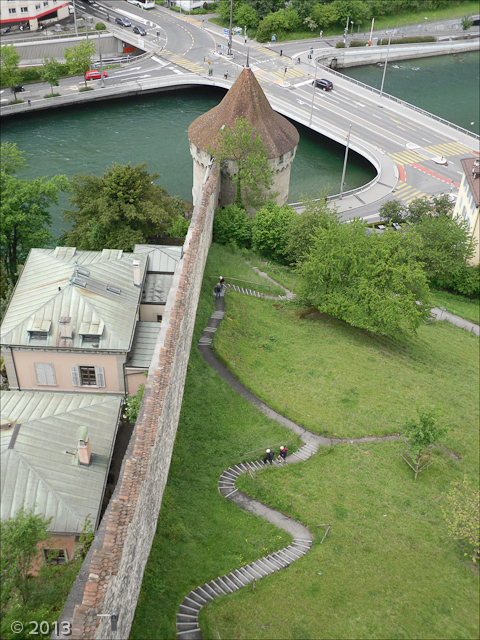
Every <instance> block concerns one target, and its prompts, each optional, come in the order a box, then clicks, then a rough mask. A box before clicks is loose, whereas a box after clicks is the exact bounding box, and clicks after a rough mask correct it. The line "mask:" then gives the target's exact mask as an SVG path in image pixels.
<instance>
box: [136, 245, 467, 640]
mask: <svg viewBox="0 0 480 640" xmlns="http://www.w3.org/2000/svg"><path fill="white" fill-rule="evenodd" d="M244 255H245V254H235V255H232V254H231V253H229V252H228V251H227V250H226V249H225V248H222V247H218V246H215V245H213V246H212V248H211V250H210V253H209V258H208V262H207V268H206V272H205V278H204V285H203V291H202V296H201V299H200V303H199V307H198V311H197V323H196V328H195V335H194V340H193V346H192V351H191V356H190V364H189V370H188V374H187V384H186V387H185V394H184V399H183V405H182V415H181V419H180V424H179V429H178V434H177V439H176V442H175V448H174V453H173V457H172V463H171V467H170V473H169V479H168V484H167V488H166V491H165V495H164V499H163V504H162V509H161V512H160V517H159V521H158V527H157V534H156V537H155V539H154V543H153V546H152V551H151V555H150V559H149V562H148V564H147V568H146V571H145V575H144V580H143V586H142V591H141V594H140V599H139V602H138V606H137V610H136V615H135V620H134V625H133V628H132V631H131V637H132V638H135V639H138V640H146V639H147V638H159V639H172V638H174V637H175V619H176V614H177V612H178V607H179V605H180V603H181V601H182V599H183V597H184V596H185V595H186V594H187V593H188V591H189V590H190V589H192V588H195V587H196V586H198V585H200V584H202V583H203V582H206V581H208V580H211V579H214V578H216V577H217V576H219V575H223V574H224V573H227V572H228V571H231V570H233V569H235V568H238V567H239V566H241V565H242V564H244V563H247V562H250V561H252V560H253V559H255V558H258V557H261V556H263V555H266V554H267V553H268V552H270V551H271V550H273V549H278V548H281V547H282V546H284V545H285V544H287V543H288V542H289V540H288V538H287V536H286V534H285V533H284V532H282V531H279V530H277V529H276V528H275V527H273V526H272V525H270V524H269V523H267V522H264V521H262V520H260V519H258V518H256V517H255V516H253V515H251V514H248V513H246V512H244V511H241V510H240V509H238V508H237V507H236V505H233V504H231V503H229V502H228V501H226V500H225V499H224V498H222V497H221V496H220V495H219V494H218V491H217V482H218V477H219V475H220V473H221V471H222V470H224V469H225V468H226V467H227V466H229V465H231V464H235V463H237V462H239V461H241V460H242V456H243V454H244V453H245V452H247V451H251V450H253V449H258V448H264V447H266V446H268V445H269V444H270V445H271V444H272V443H277V442H280V441H285V440H287V439H293V441H292V443H291V444H289V449H290V450H293V449H294V448H295V447H296V446H298V440H296V438H295V436H293V435H292V434H291V433H290V432H289V431H287V430H285V429H283V428H281V427H280V426H278V425H276V424H275V423H273V422H271V421H269V420H268V419H267V418H266V417H265V416H263V414H260V413H259V412H258V411H257V410H256V409H254V408H253V407H251V406H250V405H248V404H247V403H246V402H245V401H244V400H243V399H241V398H239V397H237V396H236V395H235V394H234V393H233V391H231V389H230V388H229V387H228V386H227V385H226V384H225V383H223V382H222V381H221V380H220V379H219V377H218V376H217V374H216V373H214V372H213V371H212V370H211V369H210V368H209V367H208V365H206V364H205V363H204V361H203V359H202V358H201V357H200V355H199V353H198V350H197V346H196V344H197V342H198V338H199V335H200V333H201V331H202V330H203V328H204V327H205V326H206V323H207V320H208V317H209V316H210V315H211V313H212V312H213V310H214V307H213V297H212V288H213V287H212V282H213V281H214V279H215V278H217V277H218V275H219V274H222V275H224V277H225V278H227V279H228V277H238V278H245V279H246V280H250V281H256V277H257V276H255V273H254V272H253V271H252V270H251V268H250V267H249V266H248V265H246V264H245V263H244V262H243V258H244ZM237 269H238V271H237ZM209 276H212V278H209ZM226 302H227V315H226V316H225V320H224V322H223V323H222V325H221V327H222V328H221V330H220V332H217V334H216V336H218V337H219V340H218V341H217V347H218V349H219V350H220V351H221V352H222V354H223V356H224V358H225V360H227V361H229V359H230V358H239V360H238V361H236V366H235V373H238V371H239V370H240V372H242V375H243V376H246V371H247V367H246V363H248V362H249V361H250V360H251V364H250V365H249V366H250V369H249V376H250V378H251V379H248V380H247V382H248V386H249V387H250V388H252V389H253V390H254V391H255V392H256V393H257V395H259V396H262V395H264V394H266V395H269V396H272V397H274V398H275V399H276V400H277V401H278V403H279V409H280V410H281V411H282V412H285V411H286V412H287V414H288V415H289V416H290V417H291V413H295V414H297V413H302V415H305V418H306V419H307V418H308V420H309V424H308V425H307V426H309V427H310V428H314V429H316V430H318V431H322V429H323V421H324V419H325V418H324V415H325V411H324V407H328V411H329V412H330V413H331V414H332V420H333V416H336V417H335V420H336V421H337V422H335V424H334V425H332V424H331V422H328V425H327V430H329V431H332V430H333V427H334V428H335V429H336V430H337V431H338V432H342V431H344V432H345V433H348V435H353V434H352V433H351V432H352V431H355V435H364V434H367V433H372V432H375V431H377V432H392V431H395V430H398V429H399V424H401V422H402V421H403V420H404V419H405V417H407V416H413V415H414V408H415V406H416V404H417V403H418V404H419V406H420V407H421V408H424V407H426V406H431V405H435V406H440V407H442V408H443V409H444V412H445V413H444V419H445V420H446V422H447V423H449V424H450V423H454V424H452V431H451V433H450V434H449V436H448V437H447V438H446V440H445V444H447V445H448V446H449V447H450V448H451V449H454V450H455V452H456V453H457V454H458V455H460V456H462V459H460V460H456V461H455V460H454V459H453V458H450V457H449V456H448V451H443V452H442V451H439V450H435V454H434V457H435V462H434V464H433V465H432V466H431V467H430V468H429V469H428V470H426V471H425V472H423V473H422V474H420V477H419V479H418V480H417V482H414V481H413V474H412V472H411V471H410V469H409V468H408V467H407V466H406V464H405V463H404V462H403V461H402V460H401V459H400V457H399V455H398V454H399V452H400V450H401V444H400V443H399V442H389V443H375V444H370V445H338V446H335V447H332V448H331V449H330V450H327V449H325V450H321V451H320V452H319V453H318V454H317V455H316V456H315V457H314V458H312V459H311V460H310V461H308V462H306V463H304V464H301V465H297V466H292V467H288V468H284V469H278V470H277V469H275V468H274V469H268V470H266V471H265V472H260V473H258V474H257V476H256V477H255V479H254V480H251V479H245V480H244V479H242V480H240V481H239V482H241V483H243V484H244V487H245V489H246V490H248V492H250V493H252V494H255V495H257V496H258V497H259V498H260V499H262V500H265V501H267V502H268V503H269V504H271V506H273V507H277V508H279V509H280V510H281V511H283V512H285V513H287V514H292V515H293V516H294V517H296V518H299V519H300V520H302V521H303V522H304V523H305V524H306V525H307V526H309V527H310V529H311V531H312V532H314V534H315V535H316V540H315V543H314V547H313V550H312V551H311V552H309V554H308V555H307V556H306V557H305V558H304V559H302V560H300V561H298V562H296V563H295V564H294V565H292V567H290V568H289V569H287V570H286V571H281V572H279V573H277V574H275V575H274V576H271V577H269V578H266V579H264V580H261V581H260V582H259V583H258V584H257V585H256V588H255V591H254V592H252V588H251V587H247V588H246V589H243V590H242V591H241V592H238V593H237V594H234V595H232V596H229V597H228V598H224V599H222V600H220V601H218V602H215V603H213V604H211V605H209V607H208V608H207V609H206V610H205V611H204V612H203V613H202V615H201V623H202V629H203V633H204V638H214V639H215V640H218V637H219V635H220V637H221V638H284V637H285V638H298V639H300V638H363V637H372V638H412V639H413V638H476V637H477V635H478V628H477V626H476V625H477V621H478V589H477V577H478V576H477V574H475V568H473V567H472V564H471V563H470V562H469V560H468V558H465V557H464V556H463V551H464V549H463V547H462V545H461V544H460V543H458V542H455V541H452V540H450V539H449V538H446V528H445V525H444V522H443V518H442V515H441V511H440V506H441V504H442V500H443V498H442V494H443V493H444V492H445V491H447V490H448V487H449V485H450V483H451V482H452V481H454V480H455V481H459V480H461V479H462V478H463V474H464V473H466V474H468V475H469V477H471V478H472V479H473V481H476V474H477V473H478V421H477V419H476V414H477V411H478V384H477V381H478V358H477V357H476V353H478V351H477V350H478V339H476V338H473V337H472V336H471V335H469V334H468V333H466V332H462V331H461V330H459V329H455V328H454V327H449V326H447V325H445V324H444V323H439V324H438V325H429V326H426V327H425V328H424V329H425V330H423V329H422V331H421V332H420V334H419V336H418V337H417V338H416V339H415V340H409V341H404V342H395V343H392V342H389V341H385V340H377V339H375V338H373V337H371V336H367V335H365V334H363V333H362V332H359V331H357V330H354V329H351V328H348V327H346V325H344V324H343V323H335V322H333V321H326V320H320V319H315V318H305V319H303V320H302V319H301V318H299V316H298V315H296V312H295V311H296V309H295V308H294V307H291V306H290V305H279V304H277V303H272V302H268V301H262V300H258V299H254V298H248V297H246V296H240V295H236V294H233V293H228V295H227V298H226ZM244 303H245V304H244ZM257 305H258V306H257ZM230 316H233V318H234V319H232V318H230V319H229V320H228V321H227V317H230ZM232 327H233V329H234V330H232ZM295 339H296V340H297V342H296V343H295ZM305 341H306V343H307V348H308V352H304V346H303V342H305ZM251 342H252V344H251ZM318 344H320V345H321V349H320V348H319V347H318V346H317V345H318ZM447 347H448V348H447ZM344 352H345V353H344ZM255 353H257V355H258V357H260V356H261V358H262V360H261V362H262V363H263V364H262V366H261V367H260V366H259V365H257V364H256V363H255V359H254V357H253V356H254V354H255ZM252 354H253V355H252ZM266 356H268V357H267V358H266V359H264V358H265V357H266ZM299 357H301V358H303V363H304V364H303V366H302V363H301V362H299V361H298V358H299ZM252 358H253V359H252ZM357 361H358V362H359V363H360V364H358V362H357ZM360 365H362V366H363V370H362V366H360ZM286 370H288V371H287V372H289V376H286ZM287 378H288V379H289V380H290V384H289V385H287V384H286V382H287ZM297 378H298V379H297ZM309 378H311V381H309ZM269 379H271V381H270V382H269ZM331 379H333V380H334V381H335V380H336V384H334V383H333V382H330V381H331ZM397 380H398V382H399V384H398V385H397ZM292 381H293V382H292ZM378 381H379V382H378ZM327 382H328V385H330V386H329V387H328V389H327V388H324V385H326V384H327ZM275 387H278V388H279V389H281V390H282V391H281V393H277V390H276V389H275ZM455 387H456V395H455V393H454V388H455ZM337 388H338V392H336V389H337ZM355 389H356V391H355ZM307 391H308V393H310V394H311V395H310V396H308V394H307ZM329 393H336V396H335V398H336V399H334V400H332V399H330V398H328V394H329ZM319 394H321V395H322V401H321V402H320V401H319V400H318V398H317V396H318V395H319ZM298 396H300V397H301V401H300V402H299V401H298ZM397 396H398V398H397ZM305 403H306V405H307V406H302V405H303V404H305ZM450 403H453V406H449V405H450ZM272 404H274V403H273V402H272ZM367 404H368V407H367ZM392 404H394V408H391V406H390V405H392ZM292 407H293V410H292ZM307 410H308V411H307ZM384 410H385V411H387V410H388V411H387V414H386V416H383V415H382V414H383V411H384ZM314 412H316V414H315V413H314ZM396 412H397V413H396ZM330 413H329V414H328V415H330ZM308 414H311V415H308ZM352 414H354V415H357V414H358V416H359V418H358V419H357V418H355V419H353V418H352ZM378 415H380V416H381V417H378ZM329 420H330V418H329ZM344 421H346V422H347V424H346V425H344V424H343V422H344ZM384 515H385V517H384ZM320 523H328V524H332V525H333V527H332V531H331V534H330V536H329V537H328V538H327V540H326V541H325V543H324V544H323V545H320V544H319V541H320V540H321V537H322V535H323V529H317V528H316V526H315V525H317V524H320ZM320 571H321V572H322V573H321V575H319V573H318V572H320ZM218 634H219V635H218Z"/></svg>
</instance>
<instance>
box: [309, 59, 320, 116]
mask: <svg viewBox="0 0 480 640" xmlns="http://www.w3.org/2000/svg"><path fill="white" fill-rule="evenodd" d="M317 65H318V58H317V59H315V75H314V76H313V93H312V104H311V106H310V122H309V123H308V124H309V126H311V125H312V118H313V104H314V102H315V91H316V90H317V87H316V86H315V80H316V79H317Z"/></svg>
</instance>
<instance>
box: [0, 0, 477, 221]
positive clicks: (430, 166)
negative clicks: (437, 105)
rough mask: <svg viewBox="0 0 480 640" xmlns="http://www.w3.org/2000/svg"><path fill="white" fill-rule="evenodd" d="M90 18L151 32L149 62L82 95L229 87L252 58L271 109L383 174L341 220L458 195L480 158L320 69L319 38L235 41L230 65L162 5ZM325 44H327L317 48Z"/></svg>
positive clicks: (204, 36)
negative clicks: (468, 165) (327, 87)
mask: <svg viewBox="0 0 480 640" xmlns="http://www.w3.org/2000/svg"><path fill="white" fill-rule="evenodd" d="M85 11H86V12H88V13H90V14H92V16H94V18H95V19H98V20H103V21H105V20H106V16H107V14H108V17H109V21H110V23H114V20H115V17H117V16H122V17H127V18H128V19H129V20H130V21H131V23H132V25H135V24H138V25H142V26H143V27H144V28H145V29H146V31H147V35H146V36H144V37H143V38H142V42H143V45H144V46H143V48H144V49H145V50H146V51H147V52H149V54H150V55H146V56H144V57H142V59H139V60H135V61H133V62H131V63H130V64H129V65H126V66H122V67H120V68H116V69H111V70H108V78H106V79H105V81H104V83H103V84H105V88H102V87H101V84H102V81H100V80H95V81H91V82H90V83H89V84H90V85H91V86H93V87H95V91H94V92H88V93H87V94H82V96H85V97H86V96H88V97H90V96H91V98H92V99H99V98H100V94H101V92H104V91H106V90H107V89H108V94H109V96H110V95H111V94H112V90H113V93H114V94H115V95H121V94H122V93H128V92H130V94H131V92H132V86H134V87H137V89H138V90H136V92H137V93H141V91H142V89H148V90H151V89H152V87H154V86H155V83H156V81H158V86H159V87H165V86H168V85H172V87H174V86H178V85H181V86H186V85H189V84H190V83H191V84H192V85H193V84H195V85H197V86H198V83H199V82H200V83H201V84H204V85H206V87H207V86H209V85H210V86H212V85H213V86H221V87H223V88H225V89H228V88H229V87H230V86H231V85H232V84H233V82H234V81H235V79H236V78H237V77H238V75H239V73H241V70H242V69H243V67H244V66H245V64H246V63H247V56H248V59H249V65H250V67H251V68H252V70H253V71H254V73H255V75H256V77H257V79H258V81H259V83H260V84H261V86H262V89H263V91H264V92H265V94H266V96H267V98H268V99H269V101H270V103H271V104H272V106H273V108H274V109H276V110H277V111H278V112H280V113H282V115H285V116H287V117H289V118H291V119H292V120H293V121H296V122H299V123H301V124H303V125H305V126H307V127H310V128H312V129H314V130H315V131H317V132H319V133H321V134H322V135H325V136H327V137H329V138H332V139H334V140H336V141H337V142H338V143H340V144H343V145H345V144H346V141H347V136H349V147H350V149H352V150H354V151H356V152H357V153H360V154H361V155H363V156H364V157H366V158H367V159H368V160H369V161H370V162H371V163H372V164H373V165H374V166H375V168H376V170H377V172H378V175H377V178H375V179H374V180H373V181H372V183H370V184H369V185H367V186H366V187H364V188H361V189H357V190H355V193H348V192H346V193H345V194H344V196H343V198H342V199H338V198H336V199H334V200H333V202H334V203H335V205H336V206H337V208H338V209H339V211H340V212H341V213H342V218H343V219H350V218H352V217H361V218H364V219H367V220H369V221H371V222H375V221H377V220H378V219H379V217H378V210H379V208H380V206H381V205H382V204H383V202H385V201H387V200H389V199H398V200H401V201H402V202H403V203H406V204H408V202H410V201H411V200H413V199H415V198H418V197H423V196H428V197H430V196H432V195H437V194H441V193H448V194H451V193H453V194H454V193H455V192H456V189H457V188H458V187H459V185H460V180H461V177H462V167H461V163H460V160H461V159H462V158H464V157H468V156H472V155H478V151H479V149H478V136H475V135H474V134H470V133H469V132H467V131H465V130H463V129H461V128H459V127H454V126H449V125H448V123H444V122H442V121H440V119H438V118H435V117H430V116H429V115H428V114H425V112H420V111H418V110H414V109H412V108H410V107H408V106H406V105H403V104H402V103H401V101H396V100H392V99H389V98H388V97H386V96H380V95H379V94H378V92H374V91H371V90H369V89H368V88H366V87H363V86H359V85H357V84H355V83H354V82H352V81H350V80H349V79H348V78H346V77H344V76H341V75H340V74H337V73H335V72H333V71H331V70H330V69H327V68H323V67H319V66H318V65H316V64H315V60H314V57H315V56H314V55H313V56H312V59H311V60H310V59H309V58H308V55H310V54H309V52H310V50H311V49H313V50H314V52H317V50H318V48H319V42H320V41H319V39H318V38H317V39H315V41H312V42H309V41H307V42H305V41H301V42H296V43H288V45H287V44H286V45H283V46H282V44H278V45H276V46H275V47H273V46H264V45H261V44H259V43H256V42H253V41H249V40H248V39H246V38H244V37H243V36H236V37H234V38H233V58H231V59H228V58H227V56H226V55H225V54H226V45H227V36H225V35H224V34H223V30H222V29H221V28H220V27H217V26H216V25H213V24H212V23H206V22H204V21H203V19H202V16H198V17H197V16H183V15H180V14H178V13H174V12H172V11H169V10H167V9H165V8H162V7H157V8H155V9H154V10H151V11H148V12H147V11H142V10H141V9H138V8H137V7H134V6H132V5H130V4H128V3H126V2H112V3H106V2H104V3H97V4H95V5H94V6H92V7H86V8H85ZM107 24H108V23H107ZM119 29H120V28H119V27H116V29H115V32H116V33H117V32H118V30H119ZM131 31H132V29H131V28H125V29H122V34H124V37H125V41H127V42H132V41H134V42H135V41H136V39H138V36H135V35H134V34H132V33H131ZM132 39H133V40H132ZM320 46H330V45H329V44H328V43H322V42H320ZM306 52H307V55H306ZM287 53H288V55H287ZM298 58H300V60H301V61H300V62H298ZM210 74H211V75H210ZM193 76H195V77H194V78H193ZM315 77H317V78H319V77H320V78H326V79H329V80H331V81H332V83H333V90H332V91H322V90H320V89H318V88H315V87H314V86H313V84H312V83H313V79H314V78H315ZM82 85H83V79H79V78H64V79H62V80H61V82H60V87H59V92H60V93H61V94H68V93H70V94H71V95H72V97H73V95H74V94H77V93H78V89H79V87H81V86H82ZM45 88H46V87H45V84H41V83H38V84H32V85H28V88H27V89H28V90H27V92H25V93H24V94H22V99H25V100H27V99H28V100H30V103H31V106H32V108H34V107H35V106H36V102H37V101H39V102H40V101H44V99H43V95H45V93H46V92H45ZM206 90H208V89H207V88H206ZM1 97H2V98H3V96H1ZM451 99H453V96H452V97H451ZM51 100H52V102H53V100H55V98H52V99H51ZM49 102H50V101H49ZM52 106H53V105H52ZM349 132H350V133H349ZM299 210H301V208H300V209H299Z"/></svg>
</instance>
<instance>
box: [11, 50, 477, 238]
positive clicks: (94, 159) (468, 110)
mask: <svg viewBox="0 0 480 640" xmlns="http://www.w3.org/2000/svg"><path fill="white" fill-rule="evenodd" d="M395 66H396V67H398V68H395V69H393V68H392V69H390V65H389V68H388V71H387V80H386V84H385V90H386V91H388V92H389V93H393V94H395V95H397V96H398V97H400V98H402V99H404V100H406V101H408V102H412V103H414V104H416V105H418V106H421V107H422V108H424V109H427V110H430V111H432V112H434V113H436V114H437V115H440V116H442V117H444V118H447V119H449V120H452V121H454V122H456V123H458V124H460V125H461V126H464V127H467V121H468V123H470V122H471V121H474V122H475V125H476V128H475V127H474V126H473V127H471V126H469V127H468V128H470V129H471V130H475V131H478V91H479V89H478V87H479V83H478V55H477V54H466V55H463V56H459V57H457V56H442V57H438V58H429V59H428V58H427V59H423V60H419V61H409V62H408V63H396V65H395ZM444 68H445V69H453V68H455V73H454V76H453V77H454V79H455V83H454V84H455V86H452V84H453V81H452V82H450V79H449V81H448V82H447V81H446V80H445V72H444V71H443V69H444ZM460 71H461V72H462V73H460ZM347 72H348V75H351V76H352V77H355V78H357V79H358V80H361V81H362V82H366V83H369V84H372V85H374V86H375V83H376V84H379V83H378V82H377V80H378V77H377V76H379V77H380V82H381V70H380V69H379V68H378V67H357V68H355V69H351V70H347ZM449 73H453V71H450V72H449ZM442 78H443V80H442ZM465 79H467V80H468V82H467V81H466V80H465ZM223 95H224V94H223V92H222V91H220V90H218V89H209V88H208V89H206V88H200V89H192V90H188V91H175V92H165V93H158V94H156V95H150V96H145V97H136V98H124V99H122V98H117V99H116V100H112V101H109V102H104V103H97V104H93V103H92V104H91V105H88V106H86V107H82V108H68V109H61V110H55V109H52V110H51V111H49V112H43V113H38V114H32V115H29V116H25V117H21V118H8V119H4V122H2V141H8V142H16V143H17V145H18V147H19V149H21V150H22V151H23V152H24V153H25V158H26V160H27V163H28V166H27V168H26V169H25V170H23V171H22V172H21V175H20V176H19V177H25V178H34V177H38V176H45V175H48V176H52V175H55V174H58V173H64V174H66V175H67V176H68V177H71V176H73V175H74V174H77V173H90V174H96V175H100V174H101V173H103V172H104V171H105V169H106V167H107V166H109V165H111V164H112V163H113V162H118V163H120V164H123V163H127V162H131V163H132V164H137V163H140V162H147V164H148V168H149V170H150V171H152V172H153V171H156V172H157V173H159V174H161V178H160V179H159V182H160V183H161V184H162V185H163V186H165V187H166V189H167V190H168V192H169V193H170V195H179V196H181V197H183V198H186V199H188V200H191V188H192V159H191V157H190V153H189V146H188V138H187V129H188V126H189V125H190V123H191V122H193V120H195V118H197V117H198V116H199V115H200V114H202V113H204V112H205V111H207V110H209V109H211V108H212V107H213V106H215V105H216V104H218V102H219V101H220V100H221V98H222V96H223ZM450 107H451V108H450ZM297 126H298V125H297ZM298 129H299V132H300V144H299V147H298V151H297V156H296V158H295V161H294V163H293V165H292V174H291V183H290V198H289V201H290V202H295V201H298V200H300V199H302V197H303V196H316V195H317V193H318V191H319V190H320V189H322V188H328V190H329V192H330V193H338V191H339V187H340V179H341V173H342V166H343V155H344V147H342V146H340V145H338V144H336V143H334V142H332V141H330V140H329V139H328V138H324V137H323V136H320V135H318V134H316V133H314V132H311V131H309V130H308V129H306V128H305V127H302V126H298ZM374 175H375V172H374V170H373V168H372V167H371V166H370V165H369V164H368V163H367V162H366V161H364V160H363V159H362V158H361V157H360V156H358V155H356V154H355V153H351V154H350V156H349V163H348V169H347V174H346V187H345V188H346V189H347V190H348V189H353V188H355V187H358V186H361V185H362V184H365V183H366V182H368V181H369V180H371V179H372V178H373V177H374ZM67 206H68V197H67V195H65V194H62V196H61V200H60V206H58V207H52V219H53V223H52V233H53V235H54V236H55V237H58V236H59V235H60V234H61V229H62V228H65V227H66V224H65V223H64V222H63V221H62V219H61V208H62V207H67Z"/></svg>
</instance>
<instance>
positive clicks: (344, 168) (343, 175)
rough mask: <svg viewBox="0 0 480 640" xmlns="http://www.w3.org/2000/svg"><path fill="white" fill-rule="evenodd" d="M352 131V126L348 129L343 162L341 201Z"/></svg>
mask: <svg viewBox="0 0 480 640" xmlns="http://www.w3.org/2000/svg"><path fill="white" fill-rule="evenodd" d="M351 131H352V125H350V126H349V127H348V133H347V145H346V147H345V159H344V161H343V171H342V184H341V185H340V196H339V200H341V199H342V198H343V185H344V183H345V172H346V170H347V158H348V147H349V146H350V132H351Z"/></svg>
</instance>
